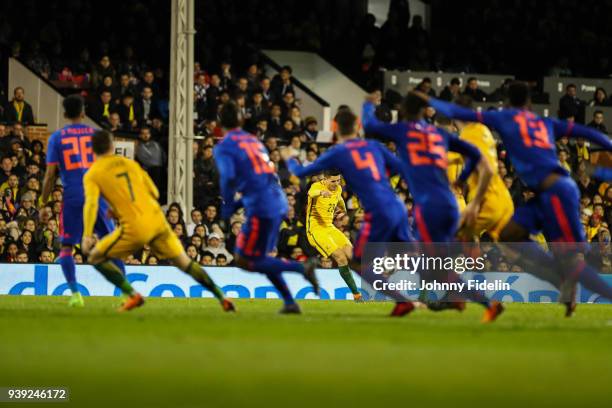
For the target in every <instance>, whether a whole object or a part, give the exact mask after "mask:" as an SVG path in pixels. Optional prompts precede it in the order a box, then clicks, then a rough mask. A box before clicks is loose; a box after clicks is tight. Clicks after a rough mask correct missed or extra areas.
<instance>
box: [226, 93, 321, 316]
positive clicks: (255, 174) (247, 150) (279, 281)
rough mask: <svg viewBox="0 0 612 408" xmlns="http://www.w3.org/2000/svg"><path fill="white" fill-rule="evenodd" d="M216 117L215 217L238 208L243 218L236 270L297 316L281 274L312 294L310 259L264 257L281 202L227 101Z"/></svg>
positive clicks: (266, 162) (270, 170) (269, 170)
mask: <svg viewBox="0 0 612 408" xmlns="http://www.w3.org/2000/svg"><path fill="white" fill-rule="evenodd" d="M220 116H221V118H220V119H221V126H222V127H223V129H224V130H225V136H224V138H223V140H222V141H221V142H220V143H219V144H218V145H217V146H215V148H214V157H215V162H216V163H217V167H218V168H219V174H220V184H221V195H222V197H223V206H222V208H221V215H222V217H223V218H229V217H230V216H231V215H232V214H233V213H234V212H235V211H236V210H237V209H238V208H240V207H242V206H243V207H244V208H245V212H246V217H247V220H246V222H245V223H244V225H243V227H242V231H241V232H240V234H239V235H238V238H237V241H236V251H235V252H236V253H235V257H234V261H235V263H236V266H238V267H239V268H242V269H246V270H248V271H254V272H261V273H263V274H265V275H266V276H267V277H268V279H269V280H270V282H272V284H273V285H274V287H275V288H276V290H278V292H279V293H280V295H281V297H282V298H283V301H284V303H285V304H284V306H283V308H282V309H281V310H280V312H281V313H292V314H297V313H300V312H301V311H300V307H299V306H298V304H297V303H296V302H295V300H294V298H293V296H292V295H291V292H290V291H289V288H288V287H287V283H286V282H285V280H284V278H283V276H282V273H283V272H297V273H299V274H302V275H303V276H304V278H305V279H306V280H307V281H308V282H310V283H311V284H312V286H313V288H314V290H315V292H316V293H317V294H318V293H319V284H318V282H317V278H316V276H315V267H316V261H315V259H313V258H311V259H309V260H308V261H306V262H305V263H304V264H302V263H300V262H295V261H285V260H282V259H277V258H273V257H271V256H269V255H268V254H269V253H270V252H272V250H273V249H274V247H275V246H276V241H277V238H278V233H279V230H280V225H281V222H282V220H283V218H284V216H285V215H286V213H287V209H288V204H287V198H286V197H285V193H284V192H283V190H282V188H281V186H280V182H279V179H278V176H277V174H276V171H275V168H274V164H273V163H272V162H271V161H270V159H269V158H268V155H267V153H266V150H265V147H264V146H263V144H261V142H260V141H259V140H258V139H257V138H256V137H255V136H253V135H251V134H249V133H247V132H245V131H244V130H242V129H241V128H240V124H241V121H242V119H241V118H240V113H239V110H238V106H237V105H236V104H235V103H234V102H232V101H230V102H227V103H226V104H225V105H223V107H222V108H221V113H220ZM238 196H240V197H238Z"/></svg>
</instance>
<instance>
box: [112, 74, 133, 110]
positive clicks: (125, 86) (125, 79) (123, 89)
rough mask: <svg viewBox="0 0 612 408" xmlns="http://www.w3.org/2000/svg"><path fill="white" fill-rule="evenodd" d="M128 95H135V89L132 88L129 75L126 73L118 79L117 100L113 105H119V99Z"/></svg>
mask: <svg viewBox="0 0 612 408" xmlns="http://www.w3.org/2000/svg"><path fill="white" fill-rule="evenodd" d="M128 93H129V94H132V95H136V87H135V86H134V84H133V82H132V80H131V78H130V75H129V74H127V73H123V74H121V77H120V78H119V98H118V99H117V100H115V103H116V104H118V103H120V102H121V98H123V96H124V95H125V94H128Z"/></svg>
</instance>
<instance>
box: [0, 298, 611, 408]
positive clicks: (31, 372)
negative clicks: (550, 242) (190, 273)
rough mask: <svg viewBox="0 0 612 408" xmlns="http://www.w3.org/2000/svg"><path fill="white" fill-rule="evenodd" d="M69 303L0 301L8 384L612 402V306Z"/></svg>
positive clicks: (407, 399) (358, 401)
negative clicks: (568, 312)
mask: <svg viewBox="0 0 612 408" xmlns="http://www.w3.org/2000/svg"><path fill="white" fill-rule="evenodd" d="M66 302H67V298H61V297H33V296H17V297H11V296H0V386H18V385H21V386H37V385H38V386H67V387H69V388H70V390H71V402H70V403H65V404H60V405H59V406H79V407H92V406H105V407H125V406H132V407H134V406H138V407H221V406H223V407H236V406H248V407H272V406H282V407H287V408H289V407H291V408H292V407H301V406H307V407H319V406H334V407H342V406H347V407H354V406H359V407H360V406H370V407H385V406H389V407H391V406H394V404H401V405H397V406H405V407H438V406H448V407H459V406H470V407H481V406H489V407H493V408H497V407H501V406H504V407H505V406H513V407H519V406H538V407H543V406H551V407H553V406H554V407H560V406H573V407H577V406H584V407H600V406H612V307H611V306H604V305H581V306H579V308H578V313H577V315H576V316H575V317H574V318H572V319H565V318H563V317H562V310H561V307H560V306H558V305H526V304H509V305H507V310H506V313H505V314H504V315H502V316H501V318H500V320H499V321H497V322H495V323H494V324H491V325H482V324H480V317H481V314H482V308H481V307H479V306H477V305H470V306H469V307H468V309H467V310H466V311H465V312H464V313H462V314H460V313H458V312H456V311H448V312H444V313H432V312H428V311H424V310H417V311H416V312H415V313H413V314H412V315H410V316H408V317H405V318H401V319H392V318H389V317H387V313H388V312H389V310H390V308H391V305H390V304H384V303H366V304H354V303H352V302H343V301H331V302H328V301H306V302H302V306H303V311H304V314H303V315H301V316H280V315H278V314H277V313H276V312H277V310H278V308H279V307H280V302H279V301H276V300H267V301H266V300H239V301H237V306H238V308H239V311H238V313H237V314H235V315H231V314H225V313H223V312H222V311H221V309H220V308H219V307H218V305H217V303H216V302H214V301H212V300H209V299H206V300H205V299H170V298H165V299H148V301H147V304H146V305H145V306H144V307H143V308H142V309H139V310H135V311H133V312H130V313H124V314H120V313H117V312H116V311H115V308H116V306H117V305H118V302H119V300H118V299H116V298H86V307H85V308H84V309H78V310H75V309H70V308H68V307H67V305H66ZM28 405H29V404H26V405H23V404H20V405H19V406H28ZM2 406H6V404H0V408H1V407H2Z"/></svg>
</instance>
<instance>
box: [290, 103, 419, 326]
mask: <svg viewBox="0 0 612 408" xmlns="http://www.w3.org/2000/svg"><path fill="white" fill-rule="evenodd" d="M335 120H336V123H337V124H338V132H337V133H338V135H339V137H340V141H341V143H340V144H338V145H336V146H334V147H332V148H330V149H329V150H327V151H326V152H325V153H324V154H322V155H321V156H320V157H319V158H318V159H316V160H315V161H314V162H313V163H312V164H310V165H308V166H306V167H302V166H301V165H300V164H299V163H298V162H297V160H295V159H292V158H291V157H290V152H289V151H288V150H286V149H284V150H282V151H281V154H282V156H283V159H284V160H285V161H286V162H287V166H288V167H289V171H291V172H292V173H293V174H295V175H296V176H299V177H304V176H309V175H314V174H318V173H321V172H322V171H324V170H329V169H338V170H339V171H340V173H341V174H342V175H343V176H344V179H345V180H346V183H347V185H348V186H349V188H350V189H351V191H353V192H354V193H355V194H356V195H357V197H358V198H359V200H360V202H361V203H362V205H363V208H364V210H365V217H364V222H363V225H362V227H361V230H360V231H359V235H358V237H357V243H356V245H355V249H354V251H353V252H354V256H353V259H352V260H351V261H350V265H351V267H352V268H353V270H355V271H357V272H358V273H359V274H360V275H361V277H362V278H363V279H365V280H366V281H367V282H368V283H370V284H373V282H374V280H384V278H383V277H382V275H374V274H373V273H372V272H371V270H370V268H368V267H364V268H360V264H359V262H360V260H361V257H362V255H363V251H364V248H365V245H366V244H367V243H368V242H390V241H398V242H411V241H413V239H412V237H411V235H410V227H409V225H408V214H407V213H406V207H405V206H404V204H403V203H402V202H401V201H399V199H398V198H397V197H396V195H395V193H394V192H393V189H392V188H391V185H390V184H389V179H388V177H387V174H386V172H387V168H390V169H391V170H393V171H395V172H399V170H400V167H401V164H400V162H399V160H398V159H397V158H395V157H394V156H393V155H392V154H391V153H390V152H389V151H388V150H387V149H386V148H385V147H383V146H382V145H381V144H380V143H378V142H375V141H371V140H363V139H360V138H359V137H358V136H357V117H356V116H355V114H353V113H352V112H351V111H350V110H342V111H340V112H338V114H337V115H336V117H335ZM383 293H384V294H385V295H387V296H389V297H391V298H392V299H394V300H395V301H396V304H395V307H394V308H393V310H392V312H391V316H404V315H406V314H408V313H410V312H411V311H412V310H413V309H414V304H413V303H412V302H410V301H409V300H408V298H406V297H405V296H404V295H402V294H401V293H399V292H396V291H384V292H383Z"/></svg>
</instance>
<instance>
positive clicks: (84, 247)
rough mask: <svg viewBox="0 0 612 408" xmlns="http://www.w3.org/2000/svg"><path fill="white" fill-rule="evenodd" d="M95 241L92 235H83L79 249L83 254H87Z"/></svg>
mask: <svg viewBox="0 0 612 408" xmlns="http://www.w3.org/2000/svg"><path fill="white" fill-rule="evenodd" d="M95 243H96V239H95V238H94V237H93V236H89V237H83V241H82V242H81V251H83V254H84V255H89V253H90V252H91V249H92V248H93V246H94V244H95Z"/></svg>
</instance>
